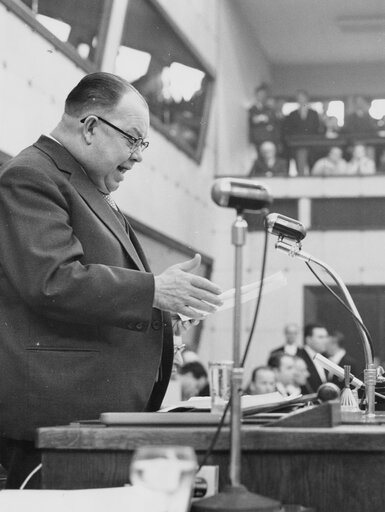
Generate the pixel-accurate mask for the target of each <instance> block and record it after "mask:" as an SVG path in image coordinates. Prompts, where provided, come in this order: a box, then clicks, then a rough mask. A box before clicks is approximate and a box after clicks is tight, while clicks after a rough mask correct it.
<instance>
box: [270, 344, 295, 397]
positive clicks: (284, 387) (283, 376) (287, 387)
mask: <svg viewBox="0 0 385 512" xmlns="http://www.w3.org/2000/svg"><path fill="white" fill-rule="evenodd" d="M267 364H268V366H271V368H273V370H274V372H275V378H276V381H277V384H276V386H277V391H279V392H280V393H281V395H283V396H289V395H292V394H293V393H295V394H297V393H298V388H297V386H296V385H295V383H294V357H292V356H289V355H287V354H284V353H283V352H277V353H275V354H273V355H272V356H271V357H270V358H269V361H268V363H267Z"/></svg>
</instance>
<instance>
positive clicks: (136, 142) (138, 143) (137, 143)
mask: <svg viewBox="0 0 385 512" xmlns="http://www.w3.org/2000/svg"><path fill="white" fill-rule="evenodd" d="M90 116H93V117H96V119H99V121H101V122H102V123H104V124H106V125H107V126H110V127H111V128H113V129H114V130H116V131H117V132H119V133H121V134H122V135H124V137H126V139H128V140H129V142H130V143H131V144H132V148H131V149H132V153H134V152H135V151H136V150H137V149H139V148H140V151H144V150H145V149H147V148H148V146H149V145H150V143H149V142H148V141H147V140H144V139H143V137H139V138H136V137H134V136H133V135H130V134H129V133H127V132H125V131H124V130H122V129H121V128H119V127H118V126H115V125H114V124H112V123H110V122H109V121H107V120H106V119H104V118H103V117H100V116H98V115H97V114H88V115H87V116H86V117H83V119H80V122H81V123H85V121H86V119H87V117H90Z"/></svg>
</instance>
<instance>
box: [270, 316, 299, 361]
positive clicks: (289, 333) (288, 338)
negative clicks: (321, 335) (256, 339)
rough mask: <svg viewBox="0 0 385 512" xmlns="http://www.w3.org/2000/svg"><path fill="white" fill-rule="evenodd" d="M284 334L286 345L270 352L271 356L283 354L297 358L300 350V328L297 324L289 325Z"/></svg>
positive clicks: (286, 326)
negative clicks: (278, 353)
mask: <svg viewBox="0 0 385 512" xmlns="http://www.w3.org/2000/svg"><path fill="white" fill-rule="evenodd" d="M283 334H284V336H285V343H284V345H281V346H280V347H278V348H275V349H274V350H272V351H271V352H270V356H269V357H271V356H272V355H274V354H276V353H277V352H283V353H284V354H288V355H289V356H295V355H296V354H297V350H298V335H299V327H298V325H297V324H287V325H285V328H284V330H283Z"/></svg>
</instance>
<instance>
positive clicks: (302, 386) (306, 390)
mask: <svg viewBox="0 0 385 512" xmlns="http://www.w3.org/2000/svg"><path fill="white" fill-rule="evenodd" d="M309 377H310V373H309V370H308V369H307V364H306V363H305V361H304V360H303V359H302V358H301V357H295V358H294V384H295V385H296V386H298V388H299V390H300V393H302V395H308V394H310V393H311V388H310V386H309V384H308V379H309Z"/></svg>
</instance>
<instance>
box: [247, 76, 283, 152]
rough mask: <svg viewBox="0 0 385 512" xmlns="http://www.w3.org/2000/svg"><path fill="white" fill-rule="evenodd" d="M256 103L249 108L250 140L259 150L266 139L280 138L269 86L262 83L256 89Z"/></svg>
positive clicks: (276, 139)
mask: <svg viewBox="0 0 385 512" xmlns="http://www.w3.org/2000/svg"><path fill="white" fill-rule="evenodd" d="M254 94H255V99H254V104H253V105H252V107H251V108H250V110H249V140H250V142H251V143H252V144H254V146H255V148H256V149H257V151H259V147H260V145H261V144H262V142H265V141H266V140H273V141H276V142H278V140H279V127H278V124H277V123H276V116H275V110H274V107H273V106H272V105H271V104H269V87H268V85H267V84H261V85H260V86H258V87H256V89H255V93H254Z"/></svg>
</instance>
